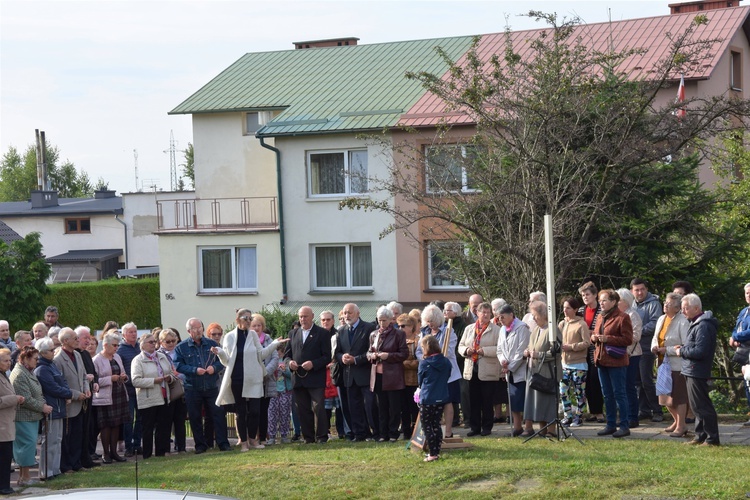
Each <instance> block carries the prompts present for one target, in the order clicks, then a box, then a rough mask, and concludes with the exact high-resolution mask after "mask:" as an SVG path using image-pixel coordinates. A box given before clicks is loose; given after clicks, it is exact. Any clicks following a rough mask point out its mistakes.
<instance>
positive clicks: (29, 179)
mask: <svg viewBox="0 0 750 500" xmlns="http://www.w3.org/2000/svg"><path fill="white" fill-rule="evenodd" d="M47 175H48V176H49V180H50V186H51V188H52V189H53V190H55V191H57V192H58V193H59V195H60V197H62V198H83V197H86V196H91V195H92V194H93V193H94V190H93V188H92V186H91V182H90V180H89V177H88V174H87V173H86V172H84V171H81V172H78V171H77V170H76V168H75V165H74V164H73V163H72V162H70V161H68V160H66V161H65V162H63V163H60V152H59V150H58V148H57V147H56V146H52V145H51V144H47ZM0 181H2V182H0V201H23V200H28V199H29V197H30V196H31V191H32V190H34V189H37V170H36V147H35V146H34V145H29V146H28V147H27V148H26V151H25V152H24V154H23V156H21V155H19V154H18V151H17V150H16V148H14V147H13V146H11V147H10V148H8V151H7V152H6V153H5V154H4V155H3V159H2V164H0Z"/></svg>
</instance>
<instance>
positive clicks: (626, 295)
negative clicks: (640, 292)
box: [617, 288, 635, 309]
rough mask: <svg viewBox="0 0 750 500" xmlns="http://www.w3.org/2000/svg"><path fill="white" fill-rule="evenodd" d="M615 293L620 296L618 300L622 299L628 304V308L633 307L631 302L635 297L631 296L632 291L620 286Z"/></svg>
mask: <svg viewBox="0 0 750 500" xmlns="http://www.w3.org/2000/svg"><path fill="white" fill-rule="evenodd" d="M617 295H619V296H620V300H624V301H625V302H627V304H628V309H630V308H631V307H633V302H635V297H634V296H633V293H632V292H631V291H630V290H628V289H627V288H620V289H619V290H617Z"/></svg>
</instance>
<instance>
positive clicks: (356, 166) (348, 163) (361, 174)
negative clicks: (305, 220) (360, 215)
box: [307, 149, 367, 197]
mask: <svg viewBox="0 0 750 500" xmlns="http://www.w3.org/2000/svg"><path fill="white" fill-rule="evenodd" d="M307 178H308V193H309V195H310V196H311V197H323V196H341V195H348V194H362V193H366V192H367V150H366V149H356V150H351V151H315V152H308V153H307Z"/></svg>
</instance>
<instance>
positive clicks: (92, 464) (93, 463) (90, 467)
mask: <svg viewBox="0 0 750 500" xmlns="http://www.w3.org/2000/svg"><path fill="white" fill-rule="evenodd" d="M101 466H102V464H100V463H98V462H91V463H90V464H87V465H84V468H86V467H88V468H89V469H93V468H94V467H101Z"/></svg>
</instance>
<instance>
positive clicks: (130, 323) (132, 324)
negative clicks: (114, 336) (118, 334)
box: [120, 321, 138, 332]
mask: <svg viewBox="0 0 750 500" xmlns="http://www.w3.org/2000/svg"><path fill="white" fill-rule="evenodd" d="M131 328H135V329H136V330H138V327H137V326H135V323H133V322H132V321H130V322H128V323H125V324H124V325H122V328H120V330H121V331H123V332H124V331H125V330H130V329H131Z"/></svg>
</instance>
